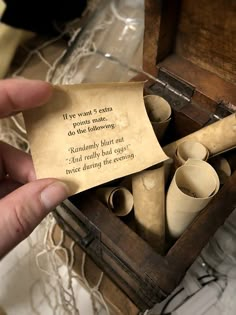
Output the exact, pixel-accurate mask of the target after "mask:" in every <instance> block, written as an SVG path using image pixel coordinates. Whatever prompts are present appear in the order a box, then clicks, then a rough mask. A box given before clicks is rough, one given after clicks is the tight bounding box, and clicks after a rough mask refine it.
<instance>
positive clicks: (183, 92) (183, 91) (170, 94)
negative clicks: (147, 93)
mask: <svg viewBox="0 0 236 315" xmlns="http://www.w3.org/2000/svg"><path fill="white" fill-rule="evenodd" d="M149 89H150V90H151V92H152V93H154V94H158V95H160V96H162V97H163V98H165V99H166V100H167V101H168V102H169V103H170V104H171V107H172V108H173V109H175V110H176V111H180V110H181V109H182V108H183V107H184V106H186V105H187V104H189V103H190V102H191V98H192V96H193V93H194V90H195V87H194V86H192V85H190V84H189V83H187V82H185V81H183V80H181V79H180V78H178V77H176V76H174V75H173V74H172V73H170V72H169V71H168V70H166V69H165V68H163V67H161V68H159V71H158V76H157V80H156V82H155V83H154V84H153V85H151V86H150V87H149Z"/></svg>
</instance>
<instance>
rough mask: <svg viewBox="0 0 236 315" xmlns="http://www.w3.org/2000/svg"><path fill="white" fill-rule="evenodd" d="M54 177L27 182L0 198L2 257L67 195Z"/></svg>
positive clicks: (65, 188) (64, 186) (62, 184)
mask: <svg viewBox="0 0 236 315" xmlns="http://www.w3.org/2000/svg"><path fill="white" fill-rule="evenodd" d="M68 192H69V190H68V188H67V186H66V185H65V184H64V183H62V182H60V181H57V180H55V179H42V180H37V181H34V182H31V183H28V184H26V185H24V186H22V187H20V188H18V189H17V190H15V191H14V192H12V193H10V194H9V195H7V196H6V197H4V198H3V199H1V200H0V258H1V257H3V256H4V255H5V254H6V253H8V252H9V251H10V250H11V249H12V248H13V247H14V246H16V245H17V244H18V243H20V242H21V241H22V240H23V239H25V238H26V237H27V236H28V235H29V234H30V233H31V232H32V231H33V230H34V228H35V227H36V226H37V225H38V224H39V223H40V222H41V220H42V219H43V218H44V217H45V216H46V215H47V214H48V213H49V212H50V210H52V209H53V208H55V207H56V206H57V205H58V204H59V203H60V202H62V201H63V200H64V199H66V198H67V197H68Z"/></svg>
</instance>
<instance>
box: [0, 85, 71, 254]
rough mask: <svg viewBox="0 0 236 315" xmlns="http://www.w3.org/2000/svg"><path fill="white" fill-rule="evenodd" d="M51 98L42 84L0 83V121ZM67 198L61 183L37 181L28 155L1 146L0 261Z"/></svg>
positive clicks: (41, 104) (48, 90) (49, 92)
mask: <svg viewBox="0 0 236 315" xmlns="http://www.w3.org/2000/svg"><path fill="white" fill-rule="evenodd" d="M51 95H52V86H51V85H50V84H48V83H45V82H42V81H33V80H32V81H31V80H17V79H9V80H0V118H3V117H7V116H10V115H13V114H15V113H17V112H21V111H24V110H27V109H29V108H34V107H38V106H43V104H44V103H46V102H47V101H48V100H49V99H50V97H51ZM67 197H68V188H67V186H66V185H65V184H64V183H62V182H60V181H58V180H56V179H53V178H47V179H41V180H36V176H35V171H34V167H33V162H32V158H31V156H30V155H28V154H26V153H24V152H22V151H19V150H17V149H15V148H13V147H11V146H10V145H8V144H5V143H3V142H0V198H1V199H0V259H1V258H2V257H3V256H4V255H6V254H7V253H8V252H9V251H10V250H11V249H12V248H14V247H15V246H16V245H17V244H18V243H20V242H21V241H22V240H24V239H25V238H26V237H27V236H28V235H29V234H30V233H31V232H32V231H33V230H34V228H35V227H36V226H37V225H38V224H39V223H40V222H41V220H42V219H43V218H44V217H45V216H46V215H47V214H48V213H49V212H50V211H51V210H53V209H54V208H55V207H56V206H57V205H58V204H59V203H60V202H62V201H63V200H64V199H66V198H67Z"/></svg>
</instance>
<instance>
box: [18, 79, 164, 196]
mask: <svg viewBox="0 0 236 315" xmlns="http://www.w3.org/2000/svg"><path fill="white" fill-rule="evenodd" d="M24 117H25V123H26V128H27V132H28V137H29V141H30V145H31V153H32V156H33V161H34V166H35V170H36V175H37V178H45V177H54V178H58V179H60V180H63V181H65V182H67V183H68V184H69V186H70V189H71V194H74V193H77V192H80V191H84V190H86V189H89V188H92V187H95V186H98V185H100V184H103V183H105V182H108V181H111V180H113V179H116V178H120V177H123V176H126V175H129V174H131V173H135V172H138V171H141V170H143V169H145V168H147V167H149V166H152V165H154V164H158V163H160V162H162V161H164V160H166V159H167V156H166V155H165V153H164V152H163V151H162V148H161V147H160V145H159V143H158V141H157V139H156V137H155V134H154V132H153V129H152V126H151V123H150V121H149V119H148V116H147V114H146V110H145V106H144V101H143V83H141V82H138V83H105V84H100V83H98V84H79V85H65V86H55V88H54V95H53V97H52V99H51V100H50V102H49V103H48V104H46V105H45V106H43V107H40V108H36V109H32V110H30V111H28V112H26V113H25V115H24Z"/></svg>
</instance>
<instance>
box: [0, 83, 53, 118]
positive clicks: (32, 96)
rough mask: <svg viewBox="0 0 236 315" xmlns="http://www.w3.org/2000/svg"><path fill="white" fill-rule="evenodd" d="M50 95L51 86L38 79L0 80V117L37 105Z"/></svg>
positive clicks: (45, 100)
mask: <svg viewBox="0 0 236 315" xmlns="http://www.w3.org/2000/svg"><path fill="white" fill-rule="evenodd" d="M51 95H52V86H51V85H50V84H49V83H46V82H43V81H39V80H26V79H23V80H22V79H6V80H0V118H3V117H7V116H9V115H11V114H14V113H17V112H19V111H23V110H26V109H30V108H33V107H38V106H40V105H42V104H44V103H46V102H47V101H48V100H49V98H50V97H51Z"/></svg>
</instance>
